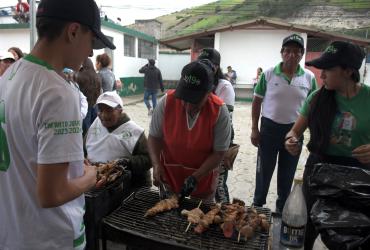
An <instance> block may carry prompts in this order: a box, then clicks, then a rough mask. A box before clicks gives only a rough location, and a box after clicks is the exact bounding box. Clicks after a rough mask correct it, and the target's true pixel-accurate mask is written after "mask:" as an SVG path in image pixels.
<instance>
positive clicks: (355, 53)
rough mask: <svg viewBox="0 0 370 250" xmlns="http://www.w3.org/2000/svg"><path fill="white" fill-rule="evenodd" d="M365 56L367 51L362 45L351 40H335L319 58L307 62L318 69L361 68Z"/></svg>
mask: <svg viewBox="0 0 370 250" xmlns="http://www.w3.org/2000/svg"><path fill="white" fill-rule="evenodd" d="M364 58H365V52H364V50H363V49H361V48H360V46H358V45H356V44H353V43H349V42H343V41H334V42H332V43H331V44H330V45H329V46H328V47H327V48H326V49H325V51H324V53H322V54H321V56H320V57H319V58H317V59H314V60H312V61H309V62H306V65H307V66H313V67H315V68H318V69H329V68H333V67H335V66H344V67H350V68H354V69H357V70H358V69H360V68H361V65H362V61H363V60H364Z"/></svg>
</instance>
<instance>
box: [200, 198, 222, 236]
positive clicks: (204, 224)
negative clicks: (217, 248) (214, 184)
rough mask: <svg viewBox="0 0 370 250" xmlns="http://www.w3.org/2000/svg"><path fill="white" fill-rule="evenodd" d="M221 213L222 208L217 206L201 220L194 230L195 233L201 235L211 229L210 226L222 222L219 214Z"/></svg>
mask: <svg viewBox="0 0 370 250" xmlns="http://www.w3.org/2000/svg"><path fill="white" fill-rule="evenodd" d="M220 211H221V206H220V205H219V204H217V205H216V206H215V207H214V208H213V209H211V210H210V211H208V213H206V214H205V215H204V216H203V218H202V219H201V220H199V223H198V225H197V226H196V227H195V228H194V232H196V233H198V234H201V233H203V232H204V231H206V230H207V229H208V228H209V225H211V224H213V223H216V222H220V221H221V217H220V216H218V215H217V214H218V213H219V212H220Z"/></svg>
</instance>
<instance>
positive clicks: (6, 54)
mask: <svg viewBox="0 0 370 250" xmlns="http://www.w3.org/2000/svg"><path fill="white" fill-rule="evenodd" d="M4 59H13V60H15V58H14V55H13V54H12V53H10V52H8V51H5V52H0V60H4Z"/></svg>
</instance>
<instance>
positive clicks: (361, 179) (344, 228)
mask: <svg viewBox="0 0 370 250" xmlns="http://www.w3.org/2000/svg"><path fill="white" fill-rule="evenodd" d="M308 184H309V191H310V192H311V194H312V195H314V196H316V197H317V201H316V202H315V204H314V205H313V207H312V209H311V211H310V217H311V219H312V222H313V223H314V225H315V228H316V229H317V230H318V232H319V233H320V234H321V238H322V241H323V242H324V244H325V245H326V246H327V247H328V248H329V249H370V170H369V169H363V168H359V167H348V166H341V165H334V164H321V163H320V164H316V165H315V166H314V170H313V172H312V175H311V176H310V177H309V183H308Z"/></svg>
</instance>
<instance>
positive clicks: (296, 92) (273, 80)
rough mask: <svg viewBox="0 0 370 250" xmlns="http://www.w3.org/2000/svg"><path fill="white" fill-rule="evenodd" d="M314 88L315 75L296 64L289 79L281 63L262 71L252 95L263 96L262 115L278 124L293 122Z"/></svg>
mask: <svg viewBox="0 0 370 250" xmlns="http://www.w3.org/2000/svg"><path fill="white" fill-rule="evenodd" d="M315 89H316V79H315V75H314V74H313V73H312V72H311V71H309V70H308V69H303V68H302V67H301V66H300V65H298V68H297V71H296V73H295V75H294V76H293V78H292V80H290V79H289V78H288V77H287V76H286V75H285V74H284V73H283V72H282V70H281V63H280V64H278V65H276V66H275V67H273V68H270V69H268V70H266V71H265V72H263V73H262V75H261V78H260V80H259V82H258V84H257V86H256V88H255V90H254V95H255V96H258V97H260V98H263V103H262V116H263V117H266V118H269V119H271V120H273V121H274V122H276V123H279V124H290V123H294V122H295V121H296V119H297V117H298V115H299V109H300V107H301V106H302V105H303V102H304V100H305V99H306V97H307V96H308V95H309V94H310V93H311V92H312V91H314V90H315Z"/></svg>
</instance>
